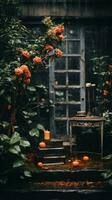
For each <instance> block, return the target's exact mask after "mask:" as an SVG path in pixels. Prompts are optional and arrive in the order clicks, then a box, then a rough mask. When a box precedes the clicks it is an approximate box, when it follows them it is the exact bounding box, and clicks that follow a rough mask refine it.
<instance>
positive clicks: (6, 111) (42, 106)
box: [0, 0, 64, 177]
mask: <svg viewBox="0 0 112 200" xmlns="http://www.w3.org/2000/svg"><path fill="white" fill-rule="evenodd" d="M18 6H19V4H18V1H16V0H6V1H3V0H0V10H1V13H0V17H1V18H0V44H1V54H0V59H1V60H0V149H1V162H2V163H3V167H2V174H8V173H9V172H10V171H12V170H13V169H16V168H17V169H20V172H21V168H23V172H22V174H23V175H24V176H28V177H30V176H31V174H30V171H29V170H28V168H27V164H29V163H28V162H27V158H26V157H27V156H26V153H27V151H28V150H27V149H29V150H30V151H32V152H33V151H34V146H36V148H37V144H38V142H39V137H40V134H41V133H42V132H43V131H44V129H45V128H44V124H43V123H44V122H43V121H44V120H43V119H42V117H41V114H42V112H43V113H44V115H45V114H46V115H45V116H46V117H47V122H48V117H49V109H50V106H51V102H50V101H49V95H48V90H49V88H48V85H46V84H44V82H43V79H44V80H45V81H46V79H47V80H48V67H49V62H52V61H53V60H54V59H57V58H60V57H62V54H63V53H62V51H61V50H60V49H59V48H58V46H59V45H60V44H61V42H62V41H63V40H64V35H63V32H64V26H63V24H58V25H56V24H55V23H54V22H52V20H51V19H50V17H47V18H45V19H44V20H43V25H44V27H45V28H44V32H43V33H42V35H40V34H39V35H35V34H33V33H32V32H31V31H29V30H28V29H27V28H26V27H25V26H24V25H23V24H22V22H21V20H19V18H18V13H20V12H19V7H18ZM12 10H13V12H12ZM12 13H13V14H12ZM44 72H45V74H44ZM46 72H47V73H46ZM45 83H46V82H45ZM42 120H43V121H42ZM6 158H7V160H6ZM31 162H32V160H31ZM5 166H6V167H5ZM18 171H19V170H18ZM20 174H21V173H20ZM22 177H23V176H22Z"/></svg>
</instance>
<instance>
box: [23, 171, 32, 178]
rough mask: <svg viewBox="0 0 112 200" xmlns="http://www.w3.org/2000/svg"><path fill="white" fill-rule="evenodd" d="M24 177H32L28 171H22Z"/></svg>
mask: <svg viewBox="0 0 112 200" xmlns="http://www.w3.org/2000/svg"><path fill="white" fill-rule="evenodd" d="M24 175H25V176H27V177H32V174H31V172H30V171H24Z"/></svg>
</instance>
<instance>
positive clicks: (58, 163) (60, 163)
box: [44, 162, 64, 166]
mask: <svg viewBox="0 0 112 200" xmlns="http://www.w3.org/2000/svg"><path fill="white" fill-rule="evenodd" d="M63 164H64V162H55V163H45V164H44V165H45V166H49V165H53V166H54V165H63Z"/></svg>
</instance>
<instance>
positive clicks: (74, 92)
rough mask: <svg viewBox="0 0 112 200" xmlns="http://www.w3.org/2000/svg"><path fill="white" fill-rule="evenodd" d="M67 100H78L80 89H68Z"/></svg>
mask: <svg viewBox="0 0 112 200" xmlns="http://www.w3.org/2000/svg"><path fill="white" fill-rule="evenodd" d="M68 99H69V101H80V89H77V88H76V89H70V90H69V91H68Z"/></svg>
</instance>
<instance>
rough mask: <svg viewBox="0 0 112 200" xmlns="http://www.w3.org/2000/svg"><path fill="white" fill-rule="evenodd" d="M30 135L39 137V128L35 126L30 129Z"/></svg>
mask: <svg viewBox="0 0 112 200" xmlns="http://www.w3.org/2000/svg"><path fill="white" fill-rule="evenodd" d="M29 135H31V136H36V137H39V130H38V129H37V128H33V129H32V130H31V131H29Z"/></svg>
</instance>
